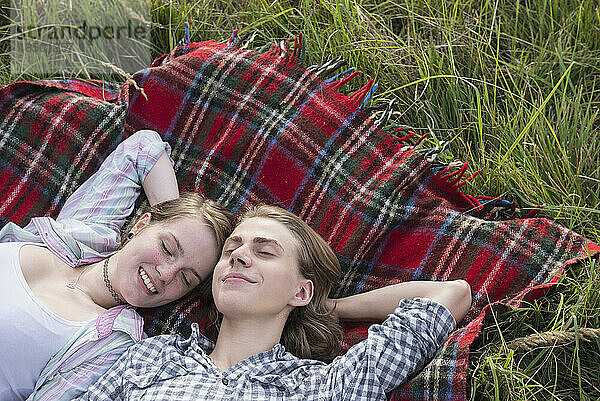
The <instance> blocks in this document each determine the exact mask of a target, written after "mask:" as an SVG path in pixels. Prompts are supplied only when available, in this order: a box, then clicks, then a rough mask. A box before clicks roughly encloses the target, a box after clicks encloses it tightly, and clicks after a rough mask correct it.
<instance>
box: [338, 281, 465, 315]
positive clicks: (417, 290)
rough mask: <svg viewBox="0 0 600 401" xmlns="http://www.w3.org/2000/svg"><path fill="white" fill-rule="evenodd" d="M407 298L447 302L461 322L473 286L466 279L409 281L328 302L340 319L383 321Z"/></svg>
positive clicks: (446, 305)
mask: <svg viewBox="0 0 600 401" xmlns="http://www.w3.org/2000/svg"><path fill="white" fill-rule="evenodd" d="M403 298H406V299H414V298H428V299H431V300H432V301H435V302H437V303H440V304H442V305H443V306H445V307H446V309H448V310H449V311H450V313H451V314H452V316H453V317H454V319H455V320H456V321H457V322H460V321H461V320H462V319H463V318H464V317H465V315H466V314H467V312H468V311H469V309H470V308H471V287H470V286H469V283H467V282H466V281H464V280H454V281H409V282H405V283H399V284H393V285H390V286H387V287H383V288H379V289H376V290H372V291H369V292H365V293H362V294H357V295H352V296H349V297H346V298H340V299H330V300H329V301H328V302H329V306H330V308H332V309H333V311H334V313H335V314H336V315H337V316H338V318H339V319H340V320H356V321H380V322H381V321H383V320H385V319H386V318H387V316H388V315H389V314H390V313H393V312H394V309H396V307H397V306H398V302H400V300H401V299H403Z"/></svg>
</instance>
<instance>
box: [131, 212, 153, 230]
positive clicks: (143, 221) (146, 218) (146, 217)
mask: <svg viewBox="0 0 600 401" xmlns="http://www.w3.org/2000/svg"><path fill="white" fill-rule="evenodd" d="M150 220H152V214H150V212H146V213H144V214H143V215H142V217H140V218H139V219H138V221H137V222H136V223H135V224H134V225H133V230H132V231H133V234H134V235H135V234H137V233H138V232H139V231H140V230H141V229H142V228H144V227H146V226H147V225H148V224H150Z"/></svg>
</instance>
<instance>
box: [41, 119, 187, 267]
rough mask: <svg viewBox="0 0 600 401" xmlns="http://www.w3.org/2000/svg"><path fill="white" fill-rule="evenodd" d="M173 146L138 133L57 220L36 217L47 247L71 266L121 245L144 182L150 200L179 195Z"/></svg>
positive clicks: (148, 133)
mask: <svg viewBox="0 0 600 401" xmlns="http://www.w3.org/2000/svg"><path fill="white" fill-rule="evenodd" d="M170 149H171V148H170V147H169V144H167V143H166V142H163V141H162V139H161V138H160V136H159V135H158V133H156V132H154V131H150V130H143V131H138V132H136V133H135V134H133V135H131V136H130V137H129V138H127V139H126V140H124V141H123V142H121V143H120V144H119V145H118V146H117V148H116V149H115V150H114V151H113V152H112V153H111V154H110V155H108V156H107V157H106V159H105V160H104V162H103V163H102V165H101V166H100V168H99V169H98V171H97V172H96V173H94V174H93V175H92V176H91V177H90V178H89V179H88V180H87V181H85V182H84V183H83V184H82V185H81V186H80V187H79V188H77V190H75V192H74V193H73V194H72V195H71V196H70V197H69V199H67V201H66V202H65V205H64V206H63V207H62V210H61V212H60V214H59V215H58V217H57V218H56V220H54V219H51V218H49V217H41V218H34V219H32V221H31V224H33V225H35V230H32V231H37V232H39V233H40V235H41V237H42V239H43V241H44V242H45V243H46V245H47V246H48V247H49V248H50V249H52V250H54V251H55V253H56V254H57V255H61V256H62V257H64V259H63V260H64V261H65V262H66V263H67V264H69V265H71V266H76V265H81V264H86V263H91V262H92V261H95V260H97V259H98V258H102V257H106V256H108V255H110V253H112V252H114V251H115V250H116V249H117V247H118V246H119V244H120V238H121V227H122V226H123V224H124V223H125V221H126V219H127V217H128V216H129V215H130V214H131V212H132V211H133V208H134V205H135V201H136V199H137V198H138V196H139V194H140V192H141V190H142V186H143V188H144V189H145V190H146V191H147V193H148V197H149V199H150V202H151V203H156V202H161V201H163V200H167V199H172V198H176V197H177V196H179V191H178V189H177V181H176V179H175V173H174V172H173V167H172V166H171V163H170V160H169V157H168V152H170Z"/></svg>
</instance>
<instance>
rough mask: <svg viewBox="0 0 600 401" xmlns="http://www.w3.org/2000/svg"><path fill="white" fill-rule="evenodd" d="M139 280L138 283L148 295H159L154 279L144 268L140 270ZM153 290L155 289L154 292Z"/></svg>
mask: <svg viewBox="0 0 600 401" xmlns="http://www.w3.org/2000/svg"><path fill="white" fill-rule="evenodd" d="M137 278H138V282H139V283H140V286H141V287H142V289H143V290H144V292H146V293H147V294H148V295H156V294H157V293H158V291H157V290H156V286H155V285H154V281H152V278H151V277H150V275H149V274H148V273H147V272H146V270H144V268H142V267H140V268H138V276H137ZM152 289H154V291H152Z"/></svg>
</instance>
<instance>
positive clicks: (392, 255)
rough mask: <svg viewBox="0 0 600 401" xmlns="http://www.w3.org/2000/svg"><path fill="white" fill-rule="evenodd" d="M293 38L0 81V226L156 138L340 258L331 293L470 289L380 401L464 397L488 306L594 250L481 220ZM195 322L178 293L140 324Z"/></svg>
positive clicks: (579, 241) (512, 223) (220, 192)
mask: <svg viewBox="0 0 600 401" xmlns="http://www.w3.org/2000/svg"><path fill="white" fill-rule="evenodd" d="M300 42H301V41H300V40H299V39H297V40H296V42H295V45H292V46H290V45H287V44H284V45H283V46H272V47H270V48H267V49H266V50H265V51H262V52H258V51H252V50H246V49H243V48H241V47H240V46H239V45H238V44H236V43H235V36H234V37H233V38H232V40H231V41H230V42H229V43H218V42H214V41H209V42H202V43H192V44H188V45H185V46H180V47H178V48H176V49H175V50H174V52H173V53H172V54H170V55H165V56H163V57H161V58H159V59H157V60H156V61H155V62H154V63H153V65H152V67H151V68H148V69H145V70H142V71H139V72H138V73H136V74H135V75H134V76H133V78H132V80H130V81H129V82H127V83H126V84H125V85H124V86H123V87H122V88H121V89H120V90H118V89H116V88H113V87H110V86H108V85H106V84H103V83H101V82H94V81H92V82H83V81H77V80H66V81H41V82H37V83H31V82H21V83H15V84H12V85H9V86H7V87H4V88H3V89H1V90H0V182H1V183H2V185H3V189H4V191H3V193H2V194H1V195H0V197H1V198H2V202H1V203H0V204H1V206H0V209H1V213H0V215H1V219H2V224H4V223H6V222H7V221H14V222H17V223H21V224H24V223H26V222H27V221H28V219H29V218H30V217H31V216H33V215H42V214H47V215H56V214H57V212H58V210H59V208H60V206H61V205H62V203H64V201H65V199H66V198H67V197H68V195H69V194H70V193H71V192H72V191H73V190H74V188H76V186H77V185H79V184H80V183H81V182H82V181H83V180H85V178H87V177H88V176H89V175H90V174H91V173H92V172H93V171H94V170H95V169H96V168H97V167H98V165H99V163H100V161H101V160H102V159H103V157H105V156H106V155H107V154H108V152H110V151H111V150H112V149H113V148H114V147H115V146H116V144H117V143H118V142H119V141H121V140H122V138H123V137H124V136H128V135H130V134H131V133H133V132H134V131H136V130H138V129H143V128H150V129H154V130H156V131H158V132H159V133H161V134H162V135H163V137H164V138H165V140H167V141H168V142H169V143H170V144H171V146H172V148H173V153H172V157H173V159H174V161H175V169H176V172H177V175H178V179H179V180H180V182H181V183H182V186H183V187H186V188H188V189H192V190H195V191H199V192H202V193H204V194H205V195H207V196H208V197H210V198H212V199H215V200H217V201H219V202H221V203H222V204H224V205H225V206H227V207H228V208H229V209H230V210H232V211H234V212H235V211H237V210H239V209H240V208H241V207H242V206H244V205H246V204H248V203H256V202H264V203H270V204H277V205H280V206H282V207H285V208H287V209H288V210H291V211H292V212H294V213H296V214H297V215H299V216H300V217H302V218H303V219H304V220H305V221H307V222H308V223H309V224H310V225H311V226H312V227H313V228H315V229H316V230H317V231H318V232H319V233H320V234H321V235H322V236H323V237H324V238H325V239H326V240H327V241H328V242H329V244H330V245H331V247H332V248H333V249H334V251H335V252H336V254H337V255H338V257H339V259H340V261H341V263H342V268H343V278H342V280H341V282H340V285H339V287H338V288H337V290H336V292H335V294H334V295H335V296H345V295H350V294H354V293H358V292H363V291H368V290H371V289H374V288H378V287H381V286H384V285H388V284H391V283H395V282H400V281H406V280H416V279H419V280H447V279H457V278H464V279H466V280H467V281H469V283H470V284H471V286H472V288H473V291H474V297H473V298H474V307H473V309H472V311H471V312H470V313H469V315H468V316H467V318H466V320H465V321H466V323H465V324H464V325H463V326H461V327H460V328H459V329H458V330H456V331H455V332H454V333H453V335H452V336H451V338H450V339H449V340H448V341H447V342H446V344H445V346H444V347H443V349H442V350H441V351H440V352H439V353H438V355H437V356H436V357H435V358H434V359H433V361H432V362H431V363H430V364H429V365H428V366H426V367H425V369H424V370H423V372H421V373H420V374H419V375H417V376H416V377H415V378H413V379H412V380H411V381H410V382H409V383H408V384H406V385H405V386H403V387H402V388H399V389H397V390H396V391H395V392H394V393H393V394H392V395H391V396H390V398H391V399H398V400H405V399H406V400H416V399H419V400H421V399H444V400H445V399H448V400H450V399H452V400H464V399H465V397H466V395H465V394H466V388H465V386H466V382H467V380H466V379H467V362H468V356H469V346H470V345H471V343H472V341H473V340H474V339H475V338H476V336H477V335H478V334H479V332H480V330H481V327H482V324H483V321H484V318H485V316H486V315H487V313H488V311H489V308H490V305H491V304H495V303H500V302H501V303H503V304H506V305H509V306H515V307H516V306H518V305H519V304H520V302H521V301H522V300H523V299H524V297H525V296H527V295H529V296H532V294H534V292H532V290H540V289H544V288H546V287H548V286H550V285H552V284H553V283H555V282H556V281H557V275H558V274H560V273H561V272H562V271H563V270H564V269H565V267H567V266H568V265H569V264H570V263H573V262H575V261H577V260H579V259H582V258H585V257H586V256H588V255H589V254H594V253H597V252H599V251H600V248H599V247H598V246H597V245H595V244H593V243H591V242H589V241H587V240H586V239H584V238H582V237H580V236H579V235H577V234H575V233H573V232H571V231H569V230H567V229H565V228H563V227H561V226H560V225H558V224H555V223H553V222H552V221H549V220H546V219H537V218H531V219H521V220H503V221H493V220H491V219H490V217H491V212H492V211H493V210H496V209H497V208H498V207H501V206H502V205H503V202H501V201H495V202H487V203H486V202H483V203H482V201H481V199H477V198H475V197H472V196H468V195H465V194H463V193H461V192H460V191H459V190H458V187H459V186H460V183H461V180H462V178H461V177H462V175H463V173H464V168H463V169H459V170H456V171H451V170H449V169H448V168H447V167H446V168H444V166H439V165H436V164H435V163H434V162H432V158H433V155H432V153H431V152H425V151H421V150H419V149H418V148H417V147H416V146H414V142H411V139H410V137H411V136H412V135H413V134H411V133H410V132H408V131H406V130H402V129H400V130H396V132H395V133H394V135H390V131H389V130H386V129H385V127H384V125H385V121H384V119H383V118H380V119H379V120H377V118H376V117H375V115H376V114H374V113H373V112H370V111H368V110H364V109H363V104H364V101H363V100H364V98H365V97H366V96H368V95H369V94H370V92H371V90H372V82H371V81H369V83H368V84H367V85H366V86H365V87H364V88H362V89H361V90H359V91H357V92H355V93H353V94H350V95H345V94H342V93H341V92H340V87H341V85H343V84H344V83H346V82H347V81H348V80H350V79H352V77H353V76H354V73H352V71H347V72H346V73H345V74H342V75H338V76H334V77H329V75H330V74H331V73H332V72H333V71H334V70H335V68H336V67H339V64H340V63H339V62H338V61H337V60H333V61H331V62H330V63H327V64H325V65H321V66H311V67H307V68H305V67H303V66H302V65H301V64H300V62H299V61H300V60H299V59H300V58H301V57H302V46H301V45H300ZM383 114H385V113H383ZM402 137H404V138H402ZM509 206H510V205H509ZM535 293H536V295H539V291H537V292H535ZM203 313H204V310H203V308H202V305H199V304H198V302H197V301H196V300H195V299H194V298H193V297H189V298H187V299H184V300H182V301H180V302H178V303H176V304H171V305H168V306H166V307H163V308H160V309H159V310H154V311H149V312H148V313H147V316H146V321H147V330H148V332H149V334H159V333H164V332H180V333H182V334H184V335H186V334H188V333H189V324H190V322H191V321H199V322H200V323H204V322H205V317H204V314H203ZM365 335H366V326H365V325H360V324H359V325H353V326H347V327H346V335H345V338H344V340H343V345H344V347H346V348H347V347H349V346H350V345H352V344H354V343H356V342H357V341H359V340H360V339H361V338H364V336H365Z"/></svg>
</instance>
